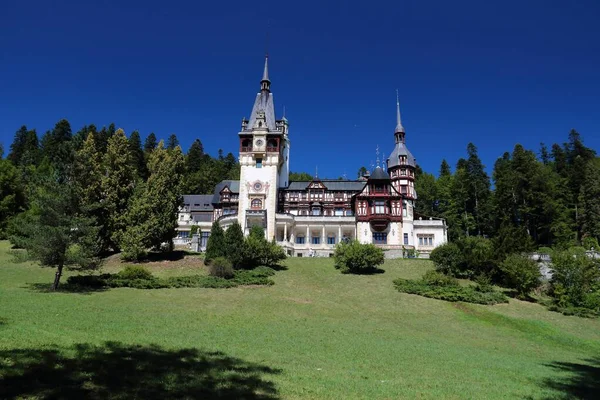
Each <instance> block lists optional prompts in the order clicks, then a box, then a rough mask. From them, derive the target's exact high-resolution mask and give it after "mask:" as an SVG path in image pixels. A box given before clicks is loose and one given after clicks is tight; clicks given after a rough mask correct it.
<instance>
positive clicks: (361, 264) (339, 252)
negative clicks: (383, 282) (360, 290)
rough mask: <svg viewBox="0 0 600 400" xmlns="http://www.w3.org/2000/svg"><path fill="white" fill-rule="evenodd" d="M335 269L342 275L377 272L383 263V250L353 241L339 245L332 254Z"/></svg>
mask: <svg viewBox="0 0 600 400" xmlns="http://www.w3.org/2000/svg"><path fill="white" fill-rule="evenodd" d="M333 258H334V261H335V268H336V269H339V270H340V271H341V272H342V273H344V274H346V273H352V274H360V273H369V272H374V271H376V270H377V267H378V266H379V265H381V264H383V262H384V255H383V250H381V249H380V248H379V247H376V246H374V245H372V244H361V243H359V242H358V241H356V240H354V241H351V242H349V243H339V244H338V245H337V246H336V247H335V252H334V254H333Z"/></svg>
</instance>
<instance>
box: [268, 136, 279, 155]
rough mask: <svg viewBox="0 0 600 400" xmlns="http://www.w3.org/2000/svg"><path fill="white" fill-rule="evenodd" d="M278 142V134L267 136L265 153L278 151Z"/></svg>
mask: <svg viewBox="0 0 600 400" xmlns="http://www.w3.org/2000/svg"><path fill="white" fill-rule="evenodd" d="M279 144H280V138H279V136H267V153H278V152H279Z"/></svg>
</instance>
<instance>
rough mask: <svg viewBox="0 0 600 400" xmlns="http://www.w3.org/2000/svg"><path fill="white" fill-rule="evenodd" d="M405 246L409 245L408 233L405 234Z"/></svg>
mask: <svg viewBox="0 0 600 400" xmlns="http://www.w3.org/2000/svg"><path fill="white" fill-rule="evenodd" d="M404 244H408V233H405V234H404Z"/></svg>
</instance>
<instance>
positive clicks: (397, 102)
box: [394, 89, 404, 133]
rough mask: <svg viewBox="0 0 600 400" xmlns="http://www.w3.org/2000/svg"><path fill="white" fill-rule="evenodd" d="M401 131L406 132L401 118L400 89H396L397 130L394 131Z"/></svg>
mask: <svg viewBox="0 0 600 400" xmlns="http://www.w3.org/2000/svg"><path fill="white" fill-rule="evenodd" d="M400 132H402V133H404V127H403V126H402V120H401V118H400V98H399V97H398V89H396V130H395V131H394V133H400Z"/></svg>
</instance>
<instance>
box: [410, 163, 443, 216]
mask: <svg viewBox="0 0 600 400" xmlns="http://www.w3.org/2000/svg"><path fill="white" fill-rule="evenodd" d="M415 191H416V192H417V193H418V194H419V201H417V203H416V204H415V211H416V213H417V214H419V215H422V216H429V217H435V216H437V215H438V207H437V205H438V194H437V186H436V180H435V176H433V175H432V174H428V173H425V172H424V173H421V175H420V176H419V177H418V178H415Z"/></svg>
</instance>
